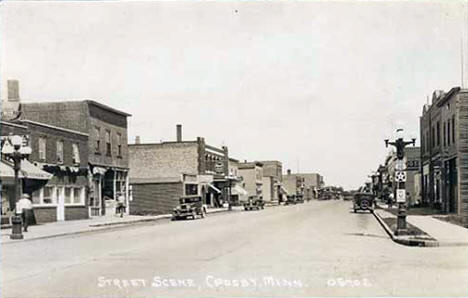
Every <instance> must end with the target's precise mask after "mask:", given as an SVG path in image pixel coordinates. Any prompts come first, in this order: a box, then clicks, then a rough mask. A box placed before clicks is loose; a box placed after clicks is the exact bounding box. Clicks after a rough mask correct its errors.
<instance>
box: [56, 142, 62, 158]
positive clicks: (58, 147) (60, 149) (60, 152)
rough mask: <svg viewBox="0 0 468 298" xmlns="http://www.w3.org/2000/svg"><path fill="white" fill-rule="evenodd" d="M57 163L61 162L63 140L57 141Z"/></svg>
mask: <svg viewBox="0 0 468 298" xmlns="http://www.w3.org/2000/svg"><path fill="white" fill-rule="evenodd" d="M57 163H63V141H57Z"/></svg>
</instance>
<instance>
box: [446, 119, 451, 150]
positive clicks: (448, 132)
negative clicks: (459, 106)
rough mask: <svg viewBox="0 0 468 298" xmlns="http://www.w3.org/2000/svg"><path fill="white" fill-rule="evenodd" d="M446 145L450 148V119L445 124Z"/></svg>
mask: <svg viewBox="0 0 468 298" xmlns="http://www.w3.org/2000/svg"><path fill="white" fill-rule="evenodd" d="M447 145H449V146H450V119H449V120H448V122H447Z"/></svg>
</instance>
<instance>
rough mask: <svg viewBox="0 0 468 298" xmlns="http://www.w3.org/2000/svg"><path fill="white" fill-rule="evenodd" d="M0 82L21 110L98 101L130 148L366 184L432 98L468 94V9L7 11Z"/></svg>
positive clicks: (325, 5)
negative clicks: (125, 119)
mask: <svg viewBox="0 0 468 298" xmlns="http://www.w3.org/2000/svg"><path fill="white" fill-rule="evenodd" d="M0 5H1V7H0V13H1V15H0V16H1V28H0V30H1V31H0V32H1V35H0V55H1V60H0V61H1V64H0V78H1V83H2V85H1V87H2V88H1V91H2V98H4V97H3V96H4V95H5V88H3V87H4V86H5V84H6V80H7V79H17V80H19V84H20V97H21V100H22V101H28V102H31V101H37V102H40V101H55V100H72V99H94V100H97V101H100V102H102V103H104V104H106V105H109V106H112V107H114V108H117V109H120V110H123V111H126V112H128V113H130V114H132V117H130V118H129V127H128V137H129V142H130V143H133V142H134V139H135V136H140V137H141V140H142V143H148V142H159V141H171V140H175V137H176V129H175V127H176V124H182V125H183V139H184V140H194V139H195V138H196V137H197V136H201V137H204V138H205V140H206V142H207V143H208V144H210V145H213V146H221V145H226V146H228V148H229V153H230V156H232V157H234V158H236V159H239V160H242V161H243V160H249V161H251V160H279V161H281V162H282V163H283V170H284V172H286V169H291V170H292V172H293V173H294V172H298V171H299V172H318V173H320V174H322V175H323V176H324V180H325V182H326V184H328V185H340V186H343V187H345V188H347V189H349V188H357V187H359V186H360V185H362V184H363V183H364V182H365V180H366V179H367V178H368V177H367V176H368V175H369V174H370V173H371V171H373V170H376V169H377V167H378V165H379V164H381V163H383V162H384V158H385V156H386V154H387V153H388V150H389V149H387V148H385V144H384V139H385V138H392V137H393V136H394V131H395V130H396V128H398V127H402V128H404V129H405V133H406V135H407V137H416V138H418V139H419V116H420V115H421V112H422V108H423V105H424V104H425V103H426V102H427V100H428V98H430V97H431V96H432V92H433V91H434V90H438V89H441V90H446V91H448V90H449V89H450V88H452V87H456V86H460V85H461V84H462V79H461V77H462V75H461V73H462V71H461V70H462V62H461V61H462V55H461V54H462V44H463V48H464V51H463V52H466V53H465V54H466V55H465V58H464V66H463V69H464V72H465V86H467V87H468V16H467V15H468V0H467V1H440V2H433V1H418V2H409V1H398V2H397V1H376V2H368V1H359V2H357V1H356V2H349V1H338V2H331V1H330V2H325V1H316V2H305V1H282V2H279V1H258V2H245V1H241V2H236V1H210V2H208V1H195V2H177V1H164V2H154V1H141V2H137V1H133V2H118V1H105V2H98V1H95V2H92V1H88V2H84V1H81V2H72V1H67V2H35V1H6V2H5V1H4V2H2V3H0Z"/></svg>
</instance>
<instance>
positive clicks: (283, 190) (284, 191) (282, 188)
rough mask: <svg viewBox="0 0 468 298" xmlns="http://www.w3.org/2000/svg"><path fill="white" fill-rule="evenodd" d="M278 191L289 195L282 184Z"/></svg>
mask: <svg viewBox="0 0 468 298" xmlns="http://www.w3.org/2000/svg"><path fill="white" fill-rule="evenodd" d="M280 191H281V192H282V193H283V194H285V195H289V192H288V190H287V189H286V188H284V187H283V186H282V185H281V187H280Z"/></svg>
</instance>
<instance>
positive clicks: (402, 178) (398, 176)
mask: <svg viewBox="0 0 468 298" xmlns="http://www.w3.org/2000/svg"><path fill="white" fill-rule="evenodd" d="M395 181H396V182H406V172H403V171H397V172H395Z"/></svg>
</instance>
